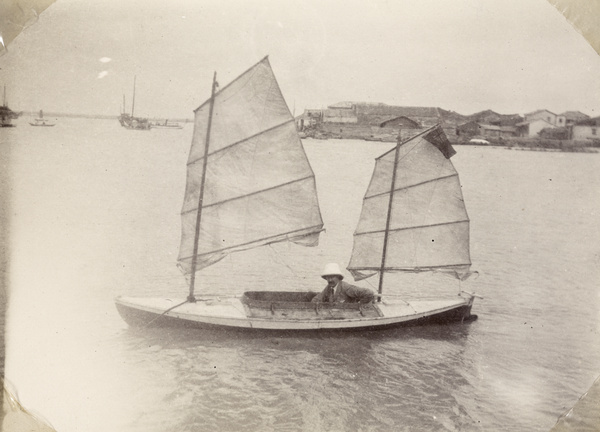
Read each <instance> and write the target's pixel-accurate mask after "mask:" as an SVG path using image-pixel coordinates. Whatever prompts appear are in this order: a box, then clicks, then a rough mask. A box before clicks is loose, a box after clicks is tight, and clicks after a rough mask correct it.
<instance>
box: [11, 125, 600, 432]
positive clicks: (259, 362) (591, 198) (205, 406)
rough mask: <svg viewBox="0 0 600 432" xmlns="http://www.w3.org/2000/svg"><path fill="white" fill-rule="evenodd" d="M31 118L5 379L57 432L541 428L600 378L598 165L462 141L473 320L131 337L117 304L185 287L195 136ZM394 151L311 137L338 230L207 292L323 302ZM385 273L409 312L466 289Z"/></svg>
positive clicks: (16, 166) (321, 188) (587, 159)
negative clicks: (386, 327)
mask: <svg viewBox="0 0 600 432" xmlns="http://www.w3.org/2000/svg"><path fill="white" fill-rule="evenodd" d="M26 120H27V119H20V121H19V124H18V127H17V128H13V129H4V130H0V146H1V155H0V158H1V160H2V166H9V167H10V171H9V173H8V175H9V176H10V179H11V182H10V184H9V186H10V191H11V193H12V201H11V204H12V205H11V207H10V209H9V214H10V216H11V219H10V222H11V225H10V250H11V265H10V268H9V274H10V288H11V295H10V306H9V311H8V322H7V324H6V328H7V332H6V337H7V344H8V345H7V358H6V377H7V380H8V381H9V383H10V384H12V386H13V387H15V388H16V389H17V392H18V395H19V397H20V400H21V402H22V403H23V405H24V406H25V407H27V408H28V409H30V410H31V411H33V412H35V413H38V414H40V415H41V416H43V417H44V418H46V419H47V420H48V421H49V422H50V423H51V424H52V425H53V426H54V427H55V428H56V429H57V430H59V431H61V432H71V431H99V432H100V431H102V432H104V431H124V432H128V431H132V432H136V431H140V432H141V431H144V432H154V431H156V432H163V431H174V432H175V431H201V430H207V431H214V430H224V431H234V430H247V431H269V430H273V431H346V430H347V431H387V430H398V431H417V430H428V431H496V430H503V431H504V430H514V431H524V430H526V431H547V430H549V429H550V428H551V427H552V426H553V425H554V424H555V422H556V420H557V418H558V416H559V415H560V414H562V413H563V412H564V411H565V410H566V409H568V408H569V407H571V406H572V405H573V404H574V403H575V402H576V401H577V399H578V398H579V396H580V395H581V394H583V393H584V392H585V391H586V390H587V389H588V387H589V386H590V385H591V384H592V382H593V381H594V379H595V378H596V377H597V376H598V375H599V374H600V334H599V331H600V327H599V312H600V298H599V291H598V282H599V280H600V278H599V276H600V270H599V269H600V265H599V264H600V229H599V224H598V220H599V218H600V200H598V195H597V194H598V190H599V188H600V154H567V153H541V152H522V151H514V150H513V151H509V150H505V149H498V148H478V147H457V151H458V154H457V155H456V156H455V157H454V158H453V161H454V164H455V166H456V168H457V170H458V171H459V174H460V179H461V183H462V185H463V193H464V197H465V201H466V204H467V209H468V212H469V216H470V218H471V221H472V225H471V245H472V250H471V254H472V261H473V269H474V270H477V271H479V276H478V277H477V278H472V279H470V280H468V281H466V282H463V288H464V289H465V290H470V291H476V292H477V293H478V294H480V295H482V296H483V297H484V299H483V300H479V299H478V300H476V302H475V305H474V308H473V312H474V313H476V314H478V315H479V320H478V321H476V322H474V323H472V324H469V325H451V326H445V327H444V326H441V327H437V326H434V327H426V328H414V329H408V330H406V329H405V330H394V331H386V332H372V333H368V334H362V335H344V336H313V337H309V336H304V337H287V338H286V337H265V336H261V337H257V336H243V337H242V336H239V335H235V334H228V333H225V332H214V333H207V332H174V331H171V330H146V331H136V330H132V329H129V328H127V326H126V325H125V323H124V322H123V321H122V320H121V318H120V317H119V316H118V314H117V312H116V309H115V307H114V304H113V298H114V297H115V296H117V295H121V294H123V295H171V296H174V295H179V296H185V294H186V293H187V288H186V282H185V280H184V278H183V277H182V276H181V275H180V273H179V272H178V270H177V269H176V267H175V263H176V257H177V252H178V251H177V248H178V246H179V244H178V243H179V224H180V222H179V210H180V207H181V203H182V199H183V190H184V189H183V188H184V181H185V162H186V158H187V153H188V149H189V145H190V139H191V133H192V125H191V124H190V125H186V127H185V128H184V129H182V130H177V131H174V130H153V131H150V132H145V131H127V130H125V129H122V128H121V127H120V126H119V125H118V123H117V121H116V120H115V121H101V120H93V121H86V120H80V119H59V122H58V124H57V126H55V127H53V128H33V127H30V126H29V125H28V124H27V122H26ZM391 146H392V145H391V144H389V143H385V144H384V143H372V142H371V143H367V142H362V141H316V140H307V141H305V147H306V151H307V154H308V156H309V159H310V161H311V163H312V166H313V169H314V171H315V174H316V177H317V186H318V193H319V199H320V204H321V211H322V214H323V219H324V222H325V227H326V229H327V231H326V232H325V233H323V234H322V237H321V243H320V245H319V247H317V248H301V247H298V246H295V245H287V244H286V245H273V246H271V247H264V248H261V249H255V250H254V251H252V252H250V253H246V254H244V253H239V254H234V255H231V256H230V257H229V258H226V259H224V260H223V261H221V262H219V263H218V264H216V265H214V266H212V267H210V268H208V269H206V271H205V272H202V273H201V276H200V288H199V290H200V291H202V290H205V291H207V292H223V293H237V292H240V291H241V290H244V289H273V290H276V289H282V288H286V289H296V290H303V289H315V290H317V289H320V288H321V287H322V286H323V285H324V284H323V281H322V280H321V279H320V278H319V276H318V274H319V272H320V270H321V268H322V267H323V265H324V264H325V263H327V262H338V263H339V264H340V265H341V266H342V267H345V266H346V265H347V263H348V260H349V258H350V252H351V248H352V233H353V231H354V228H355V224H356V222H357V220H358V216H359V213H360V206H361V202H362V196H363V194H364V191H365V189H366V186H367V184H368V181H369V179H370V176H371V171H372V168H373V159H374V157H376V156H377V155H379V154H380V153H383V152H384V151H386V150H388V149H389V148H391ZM5 175H6V173H5ZM348 278H349V279H351V278H350V276H348ZM390 280H391V281H392V282H393V283H392V284H390V285H389V286H387V287H386V292H389V293H404V294H406V295H407V296H408V297H414V296H417V295H418V293H419V292H423V293H425V295H429V294H430V293H431V291H432V290H433V289H432V287H439V286H444V287H445V288H446V290H447V292H448V295H455V294H456V292H457V290H458V288H459V287H458V284H457V282H455V281H454V280H452V279H446V278H442V279H441V280H439V279H437V277H433V276H429V275H421V276H418V277H415V276H410V277H409V276H400V277H398V278H393V280H392V279H390ZM376 282H377V281H376V280H375V281H373V282H364V283H361V285H363V286H372V285H375V284H376Z"/></svg>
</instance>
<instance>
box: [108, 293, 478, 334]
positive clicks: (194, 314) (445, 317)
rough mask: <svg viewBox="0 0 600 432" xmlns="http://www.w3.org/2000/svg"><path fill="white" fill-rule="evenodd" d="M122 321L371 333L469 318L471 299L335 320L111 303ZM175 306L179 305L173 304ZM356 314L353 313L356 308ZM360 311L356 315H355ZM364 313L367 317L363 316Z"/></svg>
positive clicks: (234, 304)
mask: <svg viewBox="0 0 600 432" xmlns="http://www.w3.org/2000/svg"><path fill="white" fill-rule="evenodd" d="M115 303H116V306H117V310H118V311H119V313H120V315H121V316H122V318H123V319H124V320H125V321H126V322H127V323H128V324H129V325H131V326H134V327H164V326H177V327H189V328H224V329H245V330H279V331H289V330H292V331H297V330H313V331H314V330H317V331H326V330H365V329H369V330H375V329H385V328H391V327H399V326H413V325H424V324H447V323H451V322H463V321H468V320H472V319H475V318H476V316H475V315H471V306H472V304H473V297H471V296H468V298H463V297H460V296H459V297H457V298H456V299H453V300H444V299H440V300H419V301H411V302H410V303H407V302H404V301H397V302H396V301H382V302H380V303H376V304H374V305H371V310H373V309H375V310H376V311H377V312H378V314H377V315H379V316H372V314H371V316H360V317H351V318H340V317H339V316H338V317H336V316H334V314H332V313H330V311H328V310H323V309H319V308H318V306H317V304H316V303H313V304H312V305H314V308H313V306H312V305H311V306H310V310H308V309H305V310H304V314H305V315H307V317H305V318H298V317H297V316H296V317H294V316H293V314H292V313H289V316H290V317H286V316H285V315H286V313H281V311H277V310H273V311H272V314H271V317H256V316H252V315H253V314H252V313H251V311H250V309H249V308H248V305H247V304H245V302H243V301H242V299H241V297H221V298H219V297H211V298H198V299H197V301H196V303H189V302H185V299H184V298H134V297H118V298H116V299H115ZM178 305H179V306H178ZM357 311H358V309H357ZM360 314H361V313H357V315H360ZM366 315H369V314H366Z"/></svg>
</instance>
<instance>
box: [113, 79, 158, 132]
mask: <svg viewBox="0 0 600 432" xmlns="http://www.w3.org/2000/svg"><path fill="white" fill-rule="evenodd" d="M135 80H136V77H135V76H134V77H133V98H132V100H131V114H128V113H126V112H125V96H123V108H122V110H121V111H122V112H121V115H120V116H119V123H121V126H123V127H124V128H125V129H132V130H150V128H151V127H152V125H151V123H150V121H149V120H148V119H147V118H143V117H134V115H133V112H134V109H135Z"/></svg>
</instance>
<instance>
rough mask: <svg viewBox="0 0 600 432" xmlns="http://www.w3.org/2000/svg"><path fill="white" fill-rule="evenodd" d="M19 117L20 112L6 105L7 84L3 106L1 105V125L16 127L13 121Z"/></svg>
mask: <svg viewBox="0 0 600 432" xmlns="http://www.w3.org/2000/svg"><path fill="white" fill-rule="evenodd" d="M17 118H19V113H16V112H14V111H13V110H11V109H10V108H9V107H8V105H6V86H4V94H3V98H2V106H0V127H15V125H14V124H12V121H13V120H14V119H17Z"/></svg>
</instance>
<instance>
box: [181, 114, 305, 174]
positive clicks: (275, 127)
mask: <svg viewBox="0 0 600 432" xmlns="http://www.w3.org/2000/svg"><path fill="white" fill-rule="evenodd" d="M290 122H292V123H293V122H294V119H291V120H287V121H285V122H283V123H281V124H278V125H277V126H273V127H271V128H269V129H266V130H263V131H260V132H258V133H256V134H255V135H253V136H250V137H248V138H244V139H242V140H240V141H238V142H234V143H233V144H229V145H228V146H227V147H223V148H220V149H219V150H217V151H213V152H209V153H208V157H211V156H213V155H215V154H217V153H220V152H223V151H225V150H228V149H229V148H231V147H233V146H236V145H239V144H243V143H244V142H246V141H249V140H251V139H252V138H256V137H257V136H260V135H262V134H264V133H267V132H269V131H271V130H273V129H277V128H280V127H282V126H285V125H287V124H289V123H290ZM202 160H204V156H201V157H199V158H198V159H196V160H193V161H191V162H188V163H187V164H188V166H189V165H193V164H195V163H198V162H200V161H202Z"/></svg>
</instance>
